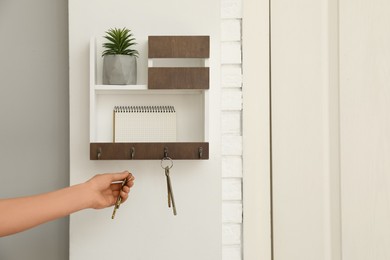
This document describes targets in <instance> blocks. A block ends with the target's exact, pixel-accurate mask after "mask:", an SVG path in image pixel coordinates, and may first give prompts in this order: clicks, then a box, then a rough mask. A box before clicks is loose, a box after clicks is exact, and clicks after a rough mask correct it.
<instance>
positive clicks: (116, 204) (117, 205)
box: [111, 178, 127, 219]
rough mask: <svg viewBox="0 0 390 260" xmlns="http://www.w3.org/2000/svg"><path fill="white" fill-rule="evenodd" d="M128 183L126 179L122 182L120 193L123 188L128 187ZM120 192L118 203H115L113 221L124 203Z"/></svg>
mask: <svg viewBox="0 0 390 260" xmlns="http://www.w3.org/2000/svg"><path fill="white" fill-rule="evenodd" d="M126 183H127V178H125V179H124V180H123V181H122V187H121V189H120V191H121V190H122V188H123V186H125V185H126ZM120 191H119V194H118V198H117V199H116V202H115V205H114V211H113V212H112V216H111V219H114V218H115V213H116V211H117V209H119V206H120V205H121V203H122V197H121V194H120Z"/></svg>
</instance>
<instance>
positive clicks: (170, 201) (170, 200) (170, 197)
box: [161, 157, 177, 216]
mask: <svg viewBox="0 0 390 260" xmlns="http://www.w3.org/2000/svg"><path fill="white" fill-rule="evenodd" d="M167 160H169V161H170V162H171V165H170V166H168V165H167V166H165V167H164V166H163V162H164V161H167ZM161 167H162V168H163V169H164V171H165V177H166V180H167V191H168V207H169V208H170V207H171V205H172V209H173V215H175V216H176V215H177V211H176V205H175V199H174V197H173V190H172V182H171V177H170V176H169V169H171V168H172V167H173V161H172V159H171V158H169V157H164V158H163V159H162V160H161Z"/></svg>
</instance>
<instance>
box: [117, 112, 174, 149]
mask: <svg viewBox="0 0 390 260" xmlns="http://www.w3.org/2000/svg"><path fill="white" fill-rule="evenodd" d="M114 142H116V143H120V142H176V111H175V108H174V107H173V106H116V107H115V108H114Z"/></svg>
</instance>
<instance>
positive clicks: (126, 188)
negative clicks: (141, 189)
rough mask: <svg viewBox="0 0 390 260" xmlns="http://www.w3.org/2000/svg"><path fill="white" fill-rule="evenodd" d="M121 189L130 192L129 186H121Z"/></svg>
mask: <svg viewBox="0 0 390 260" xmlns="http://www.w3.org/2000/svg"><path fill="white" fill-rule="evenodd" d="M122 191H124V192H126V193H129V192H130V187H129V186H123V189H122Z"/></svg>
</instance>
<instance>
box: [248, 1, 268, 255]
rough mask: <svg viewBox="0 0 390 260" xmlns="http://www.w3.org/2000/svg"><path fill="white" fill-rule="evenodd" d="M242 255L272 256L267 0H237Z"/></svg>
mask: <svg viewBox="0 0 390 260" xmlns="http://www.w3.org/2000/svg"><path fill="white" fill-rule="evenodd" d="M242 5H243V22H242V48H243V50H242V51H243V88H242V89H243V208H244V211H243V212H244V213H243V214H244V216H243V258H244V259H261V260H271V259H272V251H273V249H272V203H271V198H272V196H271V194H272V188H271V187H272V185H271V167H272V166H271V121H270V119H271V118H270V112H271V111H270V26H269V25H270V23H269V18H270V9H269V0H243V3H242Z"/></svg>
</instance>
